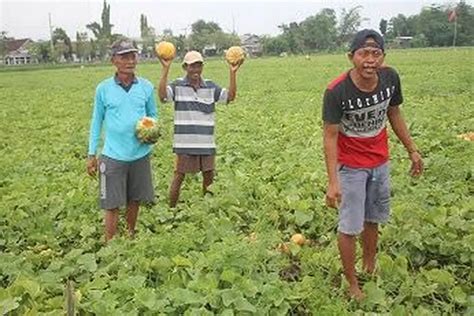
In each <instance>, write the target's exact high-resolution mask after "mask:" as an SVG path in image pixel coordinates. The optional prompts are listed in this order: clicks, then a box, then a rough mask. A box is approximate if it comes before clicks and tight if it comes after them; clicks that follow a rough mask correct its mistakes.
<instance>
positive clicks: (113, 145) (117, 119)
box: [87, 38, 158, 241]
mask: <svg viewBox="0 0 474 316" xmlns="http://www.w3.org/2000/svg"><path fill="white" fill-rule="evenodd" d="M111 52H112V63H113V65H114V66H115V67H116V73H115V76H113V77H111V78H108V79H105V80H104V81H102V82H101V83H100V84H99V85H98V86H97V89H96V94H95V102H94V110H93V113H92V121H91V127H90V136H89V151H88V159H87V172H88V174H89V175H91V176H95V175H96V174H97V169H99V183H100V206H101V208H102V209H104V210H105V240H106V241H108V240H110V239H111V238H112V237H113V236H114V235H115V233H116V232H117V226H118V220H119V208H120V207H123V206H126V207H127V213H126V220H127V228H128V233H129V235H130V236H131V237H133V235H134V233H135V224H136V221H137V216H138V209H139V204H140V202H148V203H151V202H153V200H154V190H153V183H152V175H151V166H150V152H151V145H150V144H145V143H142V142H140V141H139V140H138V138H137V137H136V135H135V126H136V124H137V122H138V121H139V120H140V119H142V118H143V117H145V116H148V117H152V118H154V119H157V118H158V113H157V107H156V102H155V97H154V92H153V85H152V84H151V83H150V82H149V81H148V80H146V79H143V78H140V77H137V76H135V68H136V65H137V61H138V56H137V52H138V50H137V49H136V47H135V46H134V44H133V43H132V42H131V41H130V40H128V39H126V38H121V39H119V40H117V41H116V42H114V43H113V44H112V51H111ZM102 131H103V136H104V146H103V149H102V152H101V155H100V157H99V159H97V157H96V155H97V148H98V144H99V141H100V136H101V132H102Z"/></svg>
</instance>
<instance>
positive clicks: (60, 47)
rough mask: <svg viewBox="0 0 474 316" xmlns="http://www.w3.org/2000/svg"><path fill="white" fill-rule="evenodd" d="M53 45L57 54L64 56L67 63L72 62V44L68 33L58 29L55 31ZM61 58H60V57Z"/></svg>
mask: <svg viewBox="0 0 474 316" xmlns="http://www.w3.org/2000/svg"><path fill="white" fill-rule="evenodd" d="M52 40H53V45H54V48H55V49H54V50H55V52H56V53H57V54H61V55H63V57H64V59H66V60H67V61H71V60H72V43H71V39H70V38H69V36H67V34H66V31H65V30H63V29H62V28H60V27H57V28H55V29H54V31H53V38H52ZM58 57H59V56H58Z"/></svg>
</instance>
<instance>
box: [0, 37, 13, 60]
mask: <svg viewBox="0 0 474 316" xmlns="http://www.w3.org/2000/svg"><path fill="white" fill-rule="evenodd" d="M7 34H8V32H7V31H1V32H0V56H5V54H6V53H7V42H8V41H11V40H13V37H8V36H7Z"/></svg>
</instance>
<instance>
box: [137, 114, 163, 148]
mask: <svg viewBox="0 0 474 316" xmlns="http://www.w3.org/2000/svg"><path fill="white" fill-rule="evenodd" d="M136 135H137V138H138V139H139V140H140V142H142V143H145V144H154V143H156V142H157V141H158V138H159V137H160V135H161V133H160V128H159V126H158V123H157V122H156V120H155V119H153V118H151V117H148V116H145V117H144V118H142V119H141V120H139V121H138V122H137V126H136Z"/></svg>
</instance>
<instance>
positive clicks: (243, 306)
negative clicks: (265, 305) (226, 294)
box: [234, 297, 257, 313]
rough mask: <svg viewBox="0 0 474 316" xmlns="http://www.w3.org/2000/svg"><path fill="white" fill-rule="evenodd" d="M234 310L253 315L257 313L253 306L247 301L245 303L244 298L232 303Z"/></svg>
mask: <svg viewBox="0 0 474 316" xmlns="http://www.w3.org/2000/svg"><path fill="white" fill-rule="evenodd" d="M234 306H235V309H237V310H238V311H241V312H251V313H255V312H257V309H256V308H255V306H253V305H252V304H251V303H250V302H249V301H247V300H246V299H245V298H244V297H240V298H238V299H237V300H236V301H235V302H234Z"/></svg>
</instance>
